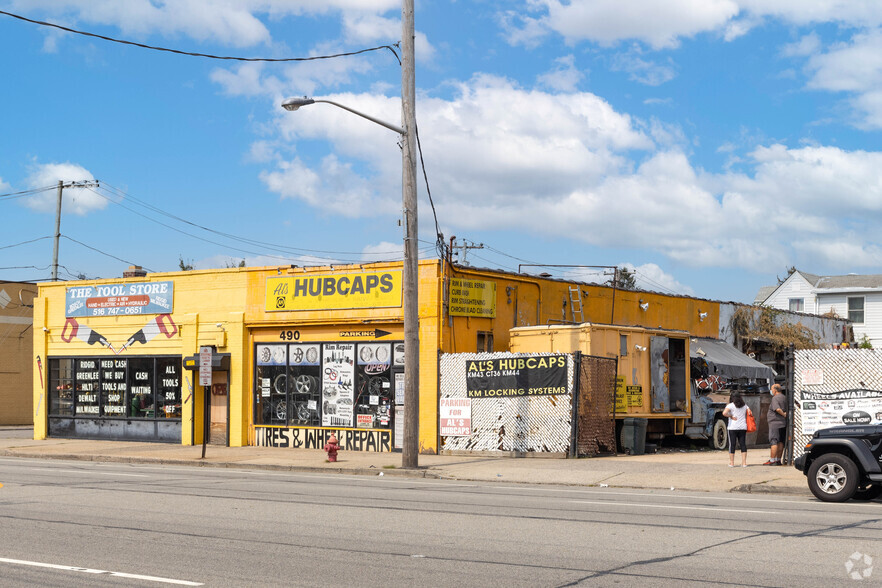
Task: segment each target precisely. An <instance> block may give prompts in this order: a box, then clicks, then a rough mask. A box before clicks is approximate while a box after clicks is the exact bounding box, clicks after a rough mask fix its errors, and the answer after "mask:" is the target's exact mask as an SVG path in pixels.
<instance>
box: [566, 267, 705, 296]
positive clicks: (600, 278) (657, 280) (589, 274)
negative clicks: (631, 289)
mask: <svg viewBox="0 0 882 588" xmlns="http://www.w3.org/2000/svg"><path fill="white" fill-rule="evenodd" d="M616 267H618V268H624V269H626V270H628V271H629V272H631V273H632V274H633V275H634V282H635V284H636V286H637V288H638V289H639V290H650V291H655V292H659V291H661V292H673V293H675V294H684V295H692V294H694V293H695V292H694V291H693V290H692V288H690V287H689V286H686V285H685V284H681V283H680V282H679V281H678V280H677V279H676V278H675V277H674V276H672V275H671V274H669V273H667V272H665V271H664V270H663V269H662V268H661V267H659V266H658V265H656V264H654V263H645V264H643V265H639V266H638V265H634V264H633V263H630V262H626V263H620V264H617V266H616ZM613 272H614V270H613V269H612V268H608V269H589V268H578V269H573V270H570V271H567V272H564V277H565V279H571V280H578V281H580V282H588V283H592V284H609V283H611V282H612V278H613Z"/></svg>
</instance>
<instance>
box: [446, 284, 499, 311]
mask: <svg viewBox="0 0 882 588" xmlns="http://www.w3.org/2000/svg"><path fill="white" fill-rule="evenodd" d="M449 312H450V316H483V317H487V318H494V317H495V316H496V282H491V281H485V280H462V279H459V278H451V279H450V311H449Z"/></svg>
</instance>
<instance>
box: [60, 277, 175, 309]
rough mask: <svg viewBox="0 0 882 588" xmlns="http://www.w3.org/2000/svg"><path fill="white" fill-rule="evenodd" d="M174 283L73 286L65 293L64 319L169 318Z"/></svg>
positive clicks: (172, 307)
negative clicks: (131, 315)
mask: <svg viewBox="0 0 882 588" xmlns="http://www.w3.org/2000/svg"><path fill="white" fill-rule="evenodd" d="M174 293H175V283H174V282H172V281H168V282H141V283H137V284H128V283H126V284H105V285H103V286H77V287H75V288H67V289H66V290H65V301H64V308H65V316H67V317H83V316H118V315H126V314H171V313H172V312H173V311H174Z"/></svg>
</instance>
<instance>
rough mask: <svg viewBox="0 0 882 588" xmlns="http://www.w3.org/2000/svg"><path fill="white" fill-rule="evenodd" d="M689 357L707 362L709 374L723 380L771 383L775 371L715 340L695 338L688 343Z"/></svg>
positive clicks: (723, 342)
mask: <svg viewBox="0 0 882 588" xmlns="http://www.w3.org/2000/svg"><path fill="white" fill-rule="evenodd" d="M689 357H691V358H692V359H699V358H700V359H703V360H705V361H706V362H707V365H708V370H709V372H710V373H711V374H716V375H719V376H723V377H725V378H731V379H737V378H752V379H755V380H757V379H765V380H768V381H769V383H772V382H773V381H774V378H775V370H773V369H772V368H770V367H769V366H767V365H765V364H762V363H760V362H758V361H757V360H755V359H753V358H752V357H748V356H747V355H744V354H743V353H741V352H740V351H738V350H737V349H735V348H734V347H733V346H732V345H729V344H728V343H726V342H725V341H719V340H717V339H703V338H699V337H696V338H694V339H692V340H691V341H690V344H689Z"/></svg>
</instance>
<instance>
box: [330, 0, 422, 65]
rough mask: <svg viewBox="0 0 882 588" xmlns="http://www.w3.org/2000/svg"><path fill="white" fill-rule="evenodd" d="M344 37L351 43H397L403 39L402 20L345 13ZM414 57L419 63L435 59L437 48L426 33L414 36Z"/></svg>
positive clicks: (377, 15)
mask: <svg viewBox="0 0 882 588" xmlns="http://www.w3.org/2000/svg"><path fill="white" fill-rule="evenodd" d="M343 30H344V36H345V38H346V40H347V41H348V42H349V43H353V44H366V43H382V44H392V43H397V42H398V39H400V38H401V19H398V18H387V17H384V16H381V15H380V14H376V13H370V14H364V13H351V12H349V13H344V14H343ZM413 43H414V54H415V55H414V57H415V59H416V60H417V62H418V63H428V62H430V61H432V59H433V58H434V57H435V48H434V47H433V46H432V44H431V43H430V42H429V39H428V37H426V34H425V33H422V32H420V31H416V32H415V34H414V42H413Z"/></svg>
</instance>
